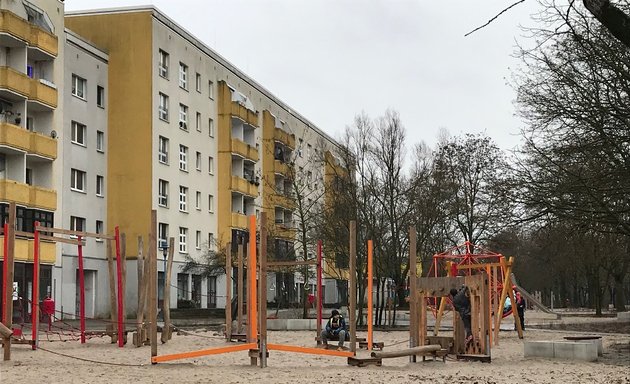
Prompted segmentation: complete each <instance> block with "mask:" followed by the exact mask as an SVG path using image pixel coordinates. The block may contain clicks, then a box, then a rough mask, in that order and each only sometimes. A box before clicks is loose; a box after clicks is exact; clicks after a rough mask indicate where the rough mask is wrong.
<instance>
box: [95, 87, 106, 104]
mask: <svg viewBox="0 0 630 384" xmlns="http://www.w3.org/2000/svg"><path fill="white" fill-rule="evenodd" d="M96 105H98V106H99V107H101V108H105V88H103V87H101V86H100V85H97V86H96Z"/></svg>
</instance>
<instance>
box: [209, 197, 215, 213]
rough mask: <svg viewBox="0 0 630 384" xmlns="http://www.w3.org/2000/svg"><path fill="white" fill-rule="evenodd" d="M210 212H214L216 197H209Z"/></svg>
mask: <svg viewBox="0 0 630 384" xmlns="http://www.w3.org/2000/svg"><path fill="white" fill-rule="evenodd" d="M208 212H210V213H213V212H214V196H212V195H208Z"/></svg>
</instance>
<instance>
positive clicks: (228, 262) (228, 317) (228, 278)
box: [225, 243, 232, 341]
mask: <svg viewBox="0 0 630 384" xmlns="http://www.w3.org/2000/svg"><path fill="white" fill-rule="evenodd" d="M225 338H226V339H227V341H230V339H231V338H232V243H227V245H226V248H225Z"/></svg>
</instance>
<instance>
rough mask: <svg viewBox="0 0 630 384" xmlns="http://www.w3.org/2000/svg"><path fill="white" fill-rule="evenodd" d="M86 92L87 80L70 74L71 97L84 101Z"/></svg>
mask: <svg viewBox="0 0 630 384" xmlns="http://www.w3.org/2000/svg"><path fill="white" fill-rule="evenodd" d="M86 90H87V80H85V79H84V78H82V77H79V76H77V75H75V74H72V95H73V96H76V97H78V98H80V99H83V100H85V98H86V96H87V95H86V94H85V91H86Z"/></svg>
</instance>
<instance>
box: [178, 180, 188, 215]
mask: <svg viewBox="0 0 630 384" xmlns="http://www.w3.org/2000/svg"><path fill="white" fill-rule="evenodd" d="M187 200H188V188H186V187H184V186H181V185H180V186H179V210H180V212H188V205H187Z"/></svg>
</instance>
